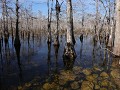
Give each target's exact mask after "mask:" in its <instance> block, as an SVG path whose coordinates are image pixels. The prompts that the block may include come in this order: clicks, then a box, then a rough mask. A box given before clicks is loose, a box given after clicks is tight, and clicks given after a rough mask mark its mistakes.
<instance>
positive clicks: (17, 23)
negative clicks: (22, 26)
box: [14, 0, 20, 46]
mask: <svg viewBox="0 0 120 90" xmlns="http://www.w3.org/2000/svg"><path fill="white" fill-rule="evenodd" d="M14 45H15V46H20V39H19V6H18V0H16V35H15V41H14Z"/></svg>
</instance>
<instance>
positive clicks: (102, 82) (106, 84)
mask: <svg viewBox="0 0 120 90" xmlns="http://www.w3.org/2000/svg"><path fill="white" fill-rule="evenodd" d="M108 85H109V81H108V80H107V79H105V80H103V81H101V82H100V86H102V87H107V86H108Z"/></svg>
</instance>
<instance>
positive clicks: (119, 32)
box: [113, 0, 120, 56]
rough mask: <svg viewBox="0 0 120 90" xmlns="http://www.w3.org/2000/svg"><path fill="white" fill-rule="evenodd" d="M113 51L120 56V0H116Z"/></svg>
mask: <svg viewBox="0 0 120 90" xmlns="http://www.w3.org/2000/svg"><path fill="white" fill-rule="evenodd" d="M113 52H114V54H115V55H117V56H120V0H116V31H115V42H114V48H113Z"/></svg>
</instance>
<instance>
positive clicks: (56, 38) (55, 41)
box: [54, 0, 60, 46]
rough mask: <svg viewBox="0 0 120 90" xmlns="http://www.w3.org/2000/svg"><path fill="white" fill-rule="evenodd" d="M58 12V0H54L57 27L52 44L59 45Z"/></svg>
mask: <svg viewBox="0 0 120 90" xmlns="http://www.w3.org/2000/svg"><path fill="white" fill-rule="evenodd" d="M59 14H60V4H59V2H58V0H56V19H57V28H56V30H55V38H54V45H57V46H59V29H60V27H59Z"/></svg>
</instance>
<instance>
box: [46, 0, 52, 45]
mask: <svg viewBox="0 0 120 90" xmlns="http://www.w3.org/2000/svg"><path fill="white" fill-rule="evenodd" d="M49 3H50V1H49V0H48V1H47V6H48V41H47V43H51V39H52V38H51V19H52V11H53V8H52V7H53V0H52V4H51V12H50V6H49Z"/></svg>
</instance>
